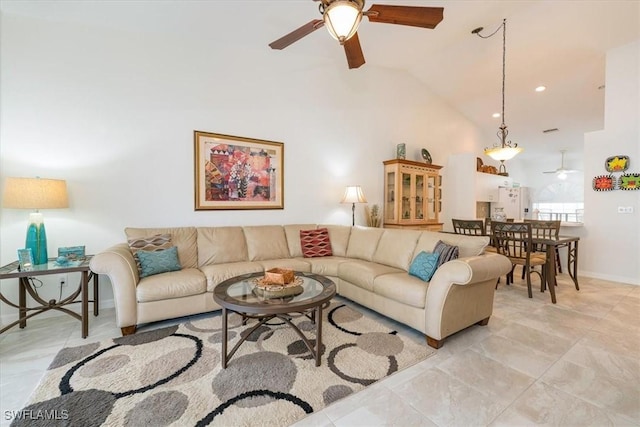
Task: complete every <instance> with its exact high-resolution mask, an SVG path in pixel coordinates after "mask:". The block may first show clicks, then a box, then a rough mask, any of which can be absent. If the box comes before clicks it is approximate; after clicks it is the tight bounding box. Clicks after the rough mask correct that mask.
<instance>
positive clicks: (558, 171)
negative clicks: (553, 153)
mask: <svg viewBox="0 0 640 427" xmlns="http://www.w3.org/2000/svg"><path fill="white" fill-rule="evenodd" d="M566 152H567V150H560V154H561V155H562V157H561V160H560V167H559V168H558V169H556V170H554V171H545V172H542V173H555V174H557V175H558V178H560V179H566V178H567V174H568V173H574V172H578V171H577V170H575V169H567V168H565V167H564V153H566Z"/></svg>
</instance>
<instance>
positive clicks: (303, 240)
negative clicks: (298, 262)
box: [300, 228, 333, 258]
mask: <svg viewBox="0 0 640 427" xmlns="http://www.w3.org/2000/svg"><path fill="white" fill-rule="evenodd" d="M300 246H301V248H302V256H304V257H305V258H317V257H323V256H332V255H333V252H332V251H331V240H330V239H329V231H328V230H327V229H326V228H318V229H315V230H300Z"/></svg>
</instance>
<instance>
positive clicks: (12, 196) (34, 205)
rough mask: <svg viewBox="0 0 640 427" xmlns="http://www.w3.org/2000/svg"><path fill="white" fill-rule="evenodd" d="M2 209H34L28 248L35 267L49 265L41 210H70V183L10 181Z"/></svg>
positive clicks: (34, 180) (38, 179) (28, 234)
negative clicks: (68, 185)
mask: <svg viewBox="0 0 640 427" xmlns="http://www.w3.org/2000/svg"><path fill="white" fill-rule="evenodd" d="M2 206H3V207H5V208H11V209H35V210H36V211H35V212H32V213H30V214H29V226H28V227H27V239H26V243H25V248H27V249H29V248H30V249H31V251H32V252H33V264H34V265H38V264H46V263H47V260H48V256H47V235H46V233H45V229H44V218H43V216H42V214H41V213H40V212H38V210H39V209H62V208H68V207H69V200H68V197H67V182H66V181H64V180H61V179H42V178H7V181H6V183H5V187H4V198H3V201H2Z"/></svg>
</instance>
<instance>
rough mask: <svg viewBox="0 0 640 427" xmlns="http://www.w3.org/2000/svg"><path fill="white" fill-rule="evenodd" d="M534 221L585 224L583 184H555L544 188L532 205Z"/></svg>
mask: <svg viewBox="0 0 640 427" xmlns="http://www.w3.org/2000/svg"><path fill="white" fill-rule="evenodd" d="M532 208H533V216H532V218H533V219H541V220H558V219H559V220H560V221H563V222H583V216H584V186H583V185H582V182H567V181H563V182H554V183H552V184H549V185H547V186H546V187H544V188H543V189H542V190H540V192H539V193H538V194H537V195H536V196H535V200H534V201H533V203H532Z"/></svg>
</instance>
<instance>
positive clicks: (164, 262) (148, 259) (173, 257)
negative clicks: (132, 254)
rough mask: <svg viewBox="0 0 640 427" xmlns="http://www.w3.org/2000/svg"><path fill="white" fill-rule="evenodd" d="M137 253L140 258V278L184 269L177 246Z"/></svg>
mask: <svg viewBox="0 0 640 427" xmlns="http://www.w3.org/2000/svg"><path fill="white" fill-rule="evenodd" d="M136 255H137V256H138V259H139V260H140V278H143V277H149V276H153V275H154V274H160V273H167V272H169V271H178V270H181V269H182V266H181V265H180V261H178V248H176V247H175V246H172V247H170V248H168V249H163V250H159V251H137V252H136Z"/></svg>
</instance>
